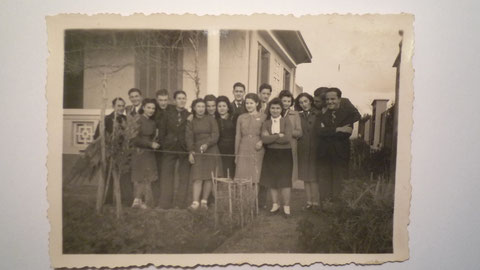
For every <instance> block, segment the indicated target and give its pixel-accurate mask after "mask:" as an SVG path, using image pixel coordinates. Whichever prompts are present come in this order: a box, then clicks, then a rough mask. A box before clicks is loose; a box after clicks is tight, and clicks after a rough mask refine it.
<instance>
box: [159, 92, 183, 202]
mask: <svg viewBox="0 0 480 270" xmlns="http://www.w3.org/2000/svg"><path fill="white" fill-rule="evenodd" d="M173 99H174V101H175V107H174V108H170V109H168V108H167V109H166V110H165V114H164V115H163V117H162V118H161V123H160V127H159V141H160V147H161V149H162V150H165V151H173V152H187V147H186V142H185V127H186V122H187V118H188V116H189V115H190V113H189V112H188V111H187V110H186V109H185V103H186V102H187V94H186V93H185V92H184V91H182V90H178V91H176V92H175V93H174V94H173ZM177 161H178V163H179V165H178V172H175V167H176V166H175V165H176V163H177ZM189 171H190V163H189V162H188V154H187V153H163V156H162V165H161V175H160V198H159V206H160V207H161V208H163V209H169V208H172V207H173V206H177V207H179V208H185V207H186V206H187V192H188V184H189ZM175 175H178V181H179V182H178V190H176V191H174V181H175ZM174 192H175V196H174ZM174 199H175V203H174Z"/></svg>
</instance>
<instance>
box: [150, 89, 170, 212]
mask: <svg viewBox="0 0 480 270" xmlns="http://www.w3.org/2000/svg"><path fill="white" fill-rule="evenodd" d="M155 99H156V101H157V109H156V110H155V115H154V116H153V119H154V120H155V123H156V125H157V134H160V130H161V129H162V127H161V125H162V119H163V117H164V116H165V114H166V111H167V110H172V109H175V105H172V104H169V103H168V90H167V89H160V90H158V91H157V92H156V93H155ZM158 136H159V135H158ZM157 139H159V138H157ZM162 156H163V153H162V152H156V153H155V158H156V160H157V169H158V176H159V178H160V176H161V172H162ZM158 180H159V181H154V182H152V193H153V198H154V200H155V201H154V204H155V205H158V204H159V198H160V192H161V180H160V179H158Z"/></svg>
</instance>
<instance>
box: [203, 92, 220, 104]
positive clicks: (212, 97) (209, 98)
mask: <svg viewBox="0 0 480 270" xmlns="http://www.w3.org/2000/svg"><path fill="white" fill-rule="evenodd" d="M203 99H204V101H205V103H207V102H208V101H215V103H216V101H217V98H216V97H215V96H214V95H212V94H209V95H206V96H205V97H204V98H203Z"/></svg>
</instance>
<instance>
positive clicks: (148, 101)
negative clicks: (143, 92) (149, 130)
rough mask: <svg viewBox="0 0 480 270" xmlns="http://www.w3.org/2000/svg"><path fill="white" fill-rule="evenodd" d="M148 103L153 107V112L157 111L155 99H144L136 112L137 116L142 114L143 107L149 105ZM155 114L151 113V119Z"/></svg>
mask: <svg viewBox="0 0 480 270" xmlns="http://www.w3.org/2000/svg"><path fill="white" fill-rule="evenodd" d="M149 103H151V104H153V105H155V112H156V111H157V101H156V100H155V99H153V98H145V99H143V101H142V106H141V107H140V110H138V113H139V114H143V112H144V110H143V107H144V106H145V105H147V104H149ZM155 112H153V115H152V117H153V116H154V115H155Z"/></svg>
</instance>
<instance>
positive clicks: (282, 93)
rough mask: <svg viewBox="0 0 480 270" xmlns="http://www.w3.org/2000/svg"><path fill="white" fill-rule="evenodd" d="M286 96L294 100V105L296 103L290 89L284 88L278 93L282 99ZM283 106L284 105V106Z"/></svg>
mask: <svg viewBox="0 0 480 270" xmlns="http://www.w3.org/2000/svg"><path fill="white" fill-rule="evenodd" d="M284 97H289V98H290V100H291V102H292V106H293V105H294V103H295V99H294V98H293V95H292V93H291V92H290V91H288V90H282V91H280V94H278V98H279V99H280V100H281V99H282V98H284ZM282 107H283V106H282Z"/></svg>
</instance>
